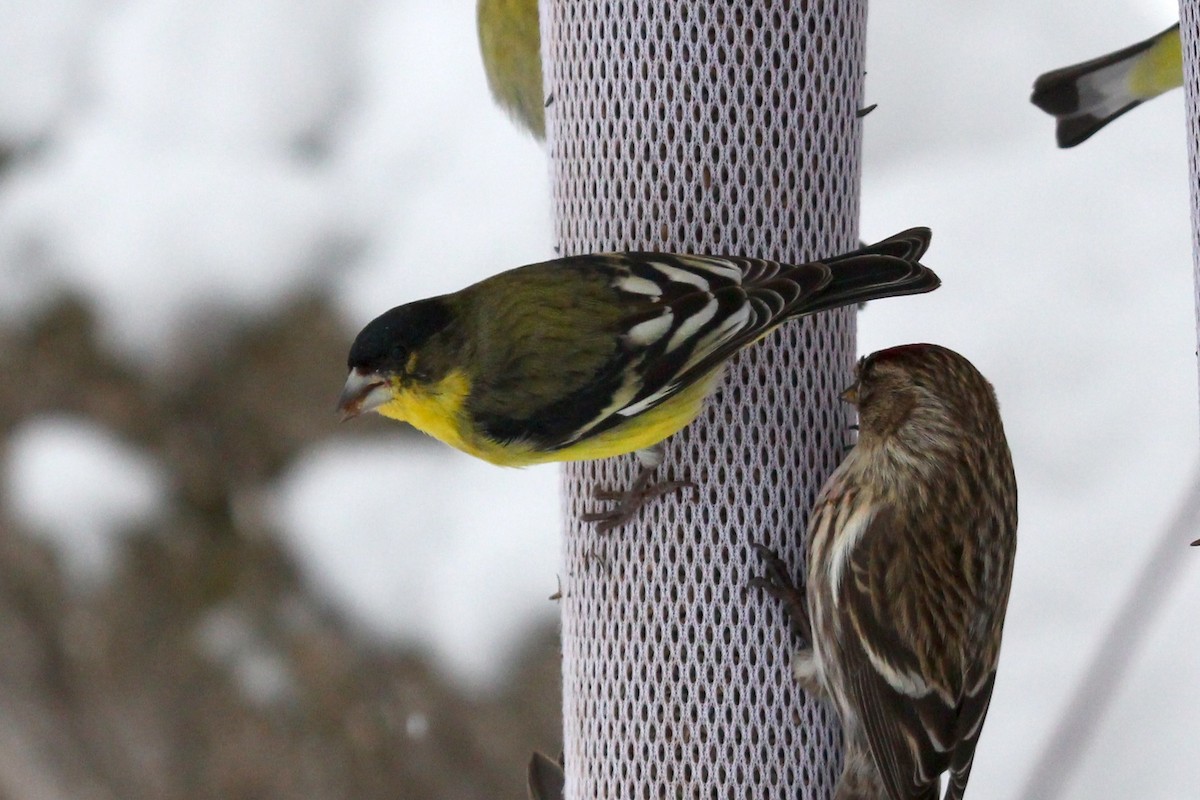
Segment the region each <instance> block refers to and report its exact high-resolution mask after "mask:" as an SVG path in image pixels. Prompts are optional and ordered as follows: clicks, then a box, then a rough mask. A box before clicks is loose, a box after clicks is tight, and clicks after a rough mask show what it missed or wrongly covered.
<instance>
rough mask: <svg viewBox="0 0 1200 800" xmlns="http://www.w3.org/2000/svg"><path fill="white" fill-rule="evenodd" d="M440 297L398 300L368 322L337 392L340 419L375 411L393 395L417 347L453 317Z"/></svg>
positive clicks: (349, 360) (351, 353) (357, 341)
mask: <svg viewBox="0 0 1200 800" xmlns="http://www.w3.org/2000/svg"><path fill="white" fill-rule="evenodd" d="M451 319H452V314H451V311H450V306H449V304H448V303H447V302H445V301H444V300H443V299H442V298H440V297H434V298H431V299H429V300H421V301H419V302H416V303H409V304H407V305H403V306H397V307H396V308H393V309H392V310H391V311H387V312H384V313H383V314H381V315H379V316H378V317H376V318H375V319H374V320H372V321H371V322H370V323H368V324H367V326H366V327H365V328H363V329H362V331H360V332H359V334H358V337H357V338H355V340H354V344H353V345H352V346H351V348H350V355H349V357H348V358H347V359H346V365H347V366H348V367H349V368H350V374H349V375H348V376H347V378H346V385H345V386H344V387H343V388H342V394H341V396H340V397H339V398H338V404H337V410H338V412H339V413H340V414H341V418H342V421H345V420H348V419H351V418H353V417H357V416H358V415H360V414H365V413H367V412H368V411H374V410H376V409H378V408H379V407H380V406H382V405H384V404H385V403H387V402H388V401H389V400H391V399H392V383H393V381H394V380H396V379H398V378H400V377H401V376H404V375H407V374H409V373H411V372H412V367H413V364H414V360H415V359H414V357H415V354H416V352H417V348H418V347H420V346H421V345H422V344H424V343H425V342H426V341H428V339H429V337H431V336H433V335H434V334H435V333H437V332H438V331H440V330H442V329H443V328H445V327H446V326H447V325H448V324H449V323H450V321H451Z"/></svg>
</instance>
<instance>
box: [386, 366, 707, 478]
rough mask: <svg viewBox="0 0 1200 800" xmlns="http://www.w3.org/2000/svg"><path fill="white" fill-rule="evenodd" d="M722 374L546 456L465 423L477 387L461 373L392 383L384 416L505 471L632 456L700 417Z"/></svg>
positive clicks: (543, 452) (456, 371)
mask: <svg viewBox="0 0 1200 800" xmlns="http://www.w3.org/2000/svg"><path fill="white" fill-rule="evenodd" d="M720 374H721V369H720V368H717V369H716V370H713V371H712V372H710V373H709V374H708V375H706V376H704V377H703V378H701V379H700V380H698V381H696V382H694V383H693V384H692V385H690V386H688V387H686V388H684V389H683V390H681V391H680V392H679V393H678V394H676V395H674V396H673V397H671V398H670V399H668V400H665V401H663V402H662V403H660V404H659V405H657V406H655V407H654V408H652V409H650V410H649V411H645V412H643V413H641V414H638V415H636V416H633V417H630V418H629V419H628V420H627V421H625V422H623V423H621V424H620V425H617V426H616V427H613V428H610V429H609V430H607V431H604V432H603V433H599V434H596V435H595V436H590V437H588V438H586V439H584V440H582V441H580V442H578V443H576V444H573V445H571V446H569V447H564V448H562V449H560V450H552V451H549V452H547V451H540V450H535V449H533V448H532V447H530V446H529V445H527V444H522V443H519V442H517V443H512V444H502V443H499V442H496V441H493V440H491V439H489V438H487V437H486V436H484V435H483V434H482V433H480V432H479V431H475V430H471V429H470V427H469V426H468V425H467V424H465V423H466V422H467V416H466V414H464V413H463V410H462V409H463V404H464V403H465V402H466V399H467V397H468V396H469V395H470V389H471V382H470V379H468V378H467V376H466V375H464V374H463V373H462V371H460V370H455V371H453V372H451V373H450V374H449V375H447V376H446V377H445V378H444V379H442V380H441V381H439V382H438V383H436V384H434V385H432V386H420V385H414V384H408V385H404V384H401V383H400V382H399V381H396V382H394V383H393V384H392V399H391V400H390V401H389V402H387V403H385V404H384V405H382V406H380V407H379V413H380V414H383V415H384V416H385V417H390V418H391V419H396V420H400V421H401V422H407V423H409V424H411V425H412V426H413V427H414V428H417V429H418V430H420V431H423V432H425V433H427V434H429V435H430V436H432V437H434V438H435V439H438V440H439V441H442V442H445V443H446V444H448V445H450V446H451V447H454V448H456V449H458V450H461V451H463V452H464V453H467V454H469V455H472V456H475V457H476V458H482V459H483V460H485V461H490V462H491V463H493V464H499V465H500V466H504V467H526V466H529V465H531V464H545V463H548V462H552V461H583V460H587V459H594V458H609V457H610V456H617V455H621V454H623V453H632V452H634V451H635V450H643V449H645V448H648V447H652V446H653V445H656V444H658V443H659V442H661V441H662V440H663V439H666V438H667V437H668V436H671V435H672V434H674V433H676V432H678V431H679V430H681V429H682V428H684V427H685V426H686V425H687V424H688V423H689V422H691V421H692V420H693V419H695V418H696V415H697V414H699V413H700V409H701V408H702V407H703V405H704V398H705V397H707V396H708V394H709V393H710V392H711V391H712V390H713V388H714V387H715V385H716V382H717V378H718V377H719V376H720Z"/></svg>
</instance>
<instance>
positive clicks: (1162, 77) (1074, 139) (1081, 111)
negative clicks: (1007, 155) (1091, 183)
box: [1030, 23, 1183, 147]
mask: <svg viewBox="0 0 1200 800" xmlns="http://www.w3.org/2000/svg"><path fill="white" fill-rule="evenodd" d="M1182 85H1183V49H1182V45H1181V43H1180V39H1179V23H1175V24H1174V25H1172V26H1171V27H1170V28H1168V29H1167V30H1165V31H1163V32H1162V33H1160V34H1158V35H1157V36H1152V37H1150V38H1149V39H1147V40H1145V41H1144V42H1138V43H1137V44H1135V45H1131V46H1129V47H1126V48H1124V49H1123V50H1118V51H1116V52H1115V53H1109V54H1108V55H1105V56H1100V57H1099V58H1094V59H1092V60H1091V61H1084V62H1083V63H1080V64H1072V65H1071V66H1069V67H1063V68H1062V69H1056V70H1054V71H1053V72H1047V73H1046V74H1045V75H1042V76H1041V77H1039V78H1038V79H1037V80H1036V81H1035V82H1034V84H1033V96H1032V97H1031V98H1030V100H1031V101H1032V102H1033V104H1034V105H1035V106H1037V107H1038V108H1040V109H1042V110H1043V111H1045V112H1046V113H1047V114H1051V115H1053V116H1054V117H1055V118H1056V119H1057V120H1058V124H1057V126H1056V128H1055V135H1056V139H1057V141H1058V146H1059V147H1074V146H1075V145H1077V144H1079V143H1080V142H1082V141H1084V140H1085V139H1087V138H1088V137H1089V136H1091V135H1092V134H1093V133H1095V132H1096V131H1098V130H1100V129H1101V128H1103V127H1104V126H1105V125H1107V124H1108V123H1110V122H1112V121H1113V120H1114V119H1116V118H1117V117H1119V116H1121V115H1122V114H1124V113H1125V112H1126V111H1129V110H1130V109H1132V108H1135V107H1136V106H1138V105H1140V104H1141V103H1143V102H1145V101H1146V100H1149V99H1151V98H1153V97H1157V96H1158V95H1160V94H1162V93H1163V92H1165V91H1167V90H1168V89H1174V88H1175V87H1177V86H1182Z"/></svg>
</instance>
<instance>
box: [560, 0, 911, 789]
mask: <svg viewBox="0 0 1200 800" xmlns="http://www.w3.org/2000/svg"><path fill="white" fill-rule="evenodd" d="M541 23H542V42H543V44H542V49H543V61H544V64H545V67H544V69H545V78H546V92H547V95H548V97H549V105H548V107H547V126H548V146H549V150H550V156H551V164H552V167H551V168H552V173H553V180H554V197H555V205H556V236H557V241H558V246H559V249H560V253H561V254H562V255H571V254H577V253H585V252H594V251H606V250H658V251H674V252H699V253H718V254H739V255H747V256H756V257H765V258H773V259H778V260H783V261H790V262H793V263H794V262H799V261H804V260H811V259H813V258H816V257H819V256H824V255H831V254H834V253H840V252H845V251H847V250H850V249H853V248H855V247H856V246H857V242H858V230H857V225H858V207H859V182H860V151H861V120H860V119H859V118H858V116H857V113H856V112H857V111H858V109H859V108H860V104H861V95H862V77H863V50H864V34H865V23H866V2H865V0H809V1H808V2H802V1H800V0H797V1H796V2H787V1H785V0H774V1H771V0H706V1H705V2H676V1H674V0H672V1H671V2H668V1H667V0H589V2H579V1H578V0H542V9H541ZM889 232H890V231H887V232H883V233H889ZM854 345H855V321H854V312H853V311H852V310H848V309H841V310H838V311H835V312H831V313H824V314H821V315H819V316H818V317H816V318H809V319H806V320H801V321H799V322H791V323H788V324H786V325H785V326H783V327H782V328H781V329H780V330H778V331H777V332H776V333H774V334H772V335H771V336H770V337H768V338H767V339H765V340H763V341H762V342H760V343H759V344H758V345H756V346H754V347H752V348H750V349H749V350H748V351H745V352H743V353H742V354H741V355H740V356H739V357H737V358H735V359H734V361H733V362H732V363H731V365H730V366H729V367H728V369H727V371H726V376H725V379H724V382H723V384H722V389H721V390H720V391H719V392H718V394H717V396H716V397H714V398H713V399H712V401H710V403H709V404H708V405H707V407H706V410H705V412H704V413H703V414H702V415H701V417H700V419H698V420H697V421H696V422H695V423H694V424H693V425H691V426H690V427H689V428H687V429H686V430H684V431H683V432H681V433H680V434H678V435H676V436H675V437H673V438H672V439H671V440H669V441H668V443H667V449H666V460H665V462H664V465H663V467H660V471H659V477H661V478H666V477H672V478H690V479H691V480H693V481H695V482H696V483H697V484H698V489H697V491H696V492H694V493H693V492H684V493H678V494H672V495H669V496H667V497H665V498H663V499H660V500H658V501H656V502H654V503H652V504H651V505H649V506H647V507H646V508H644V509H643V510H642V511H641V512H639V515H638V516H637V518H636V520H635V521H634V522H632V523H630V524H628V525H626V526H624V527H622V528H619V529H617V530H615V531H613V532H611V533H608V534H599V533H597V532H596V531H595V530H594V529H593V527H592V526H590V525H586V524H583V523H581V522H580V521H579V516H580V514H581V513H584V512H585V511H588V510H593V509H594V508H595V507H596V506H595V501H593V499H592V496H591V493H592V490H593V488H594V487H596V486H604V487H619V488H624V487H628V486H630V485H631V484H632V482H633V480H634V477H635V475H636V473H637V470H638V463H637V461H636V459H635V458H634V457H632V456H627V457H622V458H618V459H608V460H605V461H599V462H589V463H582V464H571V465H568V466H567V467H566V469H565V477H564V480H565V504H566V511H567V522H566V530H565V539H564V565H563V576H562V578H563V584H562V637H563V643H562V647H563V695H564V696H563V713H564V759H565V765H566V797H567V798H574V799H577V800H583V799H584V798H587V799H588V800H591V799H592V798H605V800H609V799H613V800H615V798H622V799H623V798H654V799H655V800H657V799H658V798H676V797H681V798H694V797H705V798H735V797H736V798H746V797H773V798H784V797H797V798H800V797H803V798H826V797H829V796H830V795H831V794H832V791H833V787H834V786H835V784H836V780H837V776H838V774H839V772H840V768H841V766H840V761H841V757H840V753H839V748H840V732H839V731H838V728H837V724H836V721H835V719H834V718H833V715H832V713H831V712H830V711H829V710H828V709H826V708H825V707H824V706H822V705H820V704H818V703H817V702H816V701H815V700H813V699H810V698H806V697H804V696H803V695H802V693H801V692H800V691H799V689H798V688H797V687H796V685H795V684H794V682H793V680H792V677H791V671H790V654H791V651H792V642H791V641H790V637H789V634H788V626H787V622H786V620H785V618H784V615H783V613H782V610H781V609H780V608H778V607H777V604H776V603H775V602H774V601H772V600H770V599H769V598H765V597H763V596H760V595H759V594H758V593H755V592H747V591H746V588H745V587H746V584H747V582H748V580H749V579H750V578H751V577H752V576H754V575H756V574H759V573H760V572H761V566H760V564H759V561H758V558H757V556H756V555H755V553H754V551H753V550H752V549H751V546H750V545H751V543H752V542H754V541H764V542H766V543H768V544H769V545H770V546H772V547H774V548H776V549H777V550H778V551H779V552H780V553H781V554H782V555H783V557H784V558H785V559H786V560H787V561H788V563H790V564H793V565H794V567H795V570H796V574H797V575H799V574H801V572H800V570H801V569H802V564H803V561H802V558H803V555H802V552H801V551H802V548H803V541H804V524H805V519H806V516H807V513H808V509H809V508H810V507H811V505H812V503H813V501H814V499H815V496H816V493H817V491H818V490H819V488H820V486H821V484H822V482H823V481H824V480H825V478H826V477H827V476H828V475H829V473H830V472H831V471H832V470H833V469H834V467H835V466H836V465H837V464H838V462H839V461H840V459H841V457H842V454H843V452H844V448H845V446H846V445H847V443H848V436H849V434H848V429H849V410H848V409H847V408H845V407H844V406H843V404H841V403H840V402H839V400H838V392H839V391H840V390H841V389H842V388H844V387H845V386H846V385H848V384H849V382H850V380H851V374H852V370H853V366H854V357H855V346H854Z"/></svg>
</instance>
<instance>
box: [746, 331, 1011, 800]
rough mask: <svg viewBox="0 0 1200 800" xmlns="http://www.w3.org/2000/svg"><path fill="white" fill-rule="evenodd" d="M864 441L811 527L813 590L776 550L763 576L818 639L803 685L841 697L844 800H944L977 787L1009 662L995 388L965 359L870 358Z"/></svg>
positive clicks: (809, 652)
mask: <svg viewBox="0 0 1200 800" xmlns="http://www.w3.org/2000/svg"><path fill="white" fill-rule="evenodd" d="M843 396H844V397H845V398H846V399H847V400H849V401H850V402H852V403H855V404H856V405H857V406H858V409H859V439H858V443H857V444H856V445H855V447H854V449H853V450H852V451H851V452H850V453H849V455H848V456H847V457H846V459H845V460H844V461H843V462H842V464H841V466H839V467H838V469H837V470H836V471H835V472H834V474H833V475H832V476H831V477H830V478H829V480H828V481H827V482H826V484H825V486H824V488H823V489H822V491H821V495H820V497H819V498H818V500H817V504H816V507H815V508H814V509H813V513H812V517H811V519H810V522H809V530H808V535H809V565H808V583H807V593H801V592H800V591H798V590H796V589H794V588H792V586H791V584H790V582H789V581H788V579H787V573H786V568H785V567H784V566H783V565H782V564H781V563H780V562H779V560H778V559H777V558H775V557H774V556H773V555H772V554H770V552H769V551H766V550H765V548H760V550H761V551H762V552H763V554H764V555H765V557H766V563H767V577H766V578H764V579H760V580H758V581H755V583H756V584H757V585H759V586H762V587H764V588H766V589H767V590H768V591H769V592H771V593H772V594H774V595H776V596H778V597H781V598H783V599H784V600H785V601H787V606H788V611H789V613H790V614H791V616H792V619H793V624H794V627H795V629H796V632H797V633H798V634H799V635H800V636H801V637H804V638H807V641H806V642H805V643H804V646H803V647H802V648H801V649H800V650H799V651H798V652H797V654H796V660H795V662H794V667H795V672H796V677H797V679H798V680H799V681H800V682H801V684H802V686H803V687H804V688H805V689H806V690H807V691H810V692H814V693H816V694H817V695H819V696H823V697H826V698H828V699H829V700H831V701H832V702H833V704H834V706H835V707H836V708H837V711H838V714H839V716H840V718H841V721H842V727H843V732H844V733H843V735H844V744H845V756H846V761H845V764H846V765H845V769H844V771H843V774H842V778H841V781H840V783H839V788H838V792H837V795H836V799H837V800H860V799H861V800H868V798H869V799H870V800H880V799H881V798H887V799H888V800H936V798H937V796H938V779H939V776H940V775H941V774H942V773H943V772H946V771H949V773H950V781H949V786H948V788H947V791H946V797H947V798H960V797H962V795H963V792H964V791H965V790H966V785H967V779H968V777H969V775H970V771H971V764H972V761H973V759H974V754H975V746H976V743H977V742H978V739H979V732H980V729H981V728H982V725H983V721H984V717H985V715H986V714H987V708H988V702H989V700H990V699H991V694H992V685H993V682H994V681H995V677H996V664H997V660H998V657H999V652H1000V638H1001V632H1002V628H1003V625H1004V611H1005V607H1006V605H1007V602H1008V592H1009V586H1010V584H1011V580H1012V566H1013V556H1014V554H1015V551H1016V529H1017V486H1016V479H1015V477H1014V474H1013V468H1012V460H1011V458H1010V455H1009V450H1008V444H1007V442H1006V440H1005V437H1004V427H1003V425H1002V423H1001V421H1000V414H999V409H998V408H997V404H996V399H995V394H994V393H993V391H992V387H991V385H990V384H989V383H988V382H987V381H986V380H985V379H984V377H983V376H982V375H980V374H979V372H978V371H977V370H976V369H975V367H974V366H972V365H971V363H970V362H969V361H967V360H966V359H965V358H963V357H962V356H960V355H958V354H957V353H954V352H952V351H950V350H947V349H946V348H944V347H939V346H937V345H931V344H916V345H905V346H902V347H895V348H891V349H889V350H883V351H880V352H878V353H875V354H873V355H871V356H869V357H867V358H865V359H863V360H862V361H861V362H859V367H858V379H857V381H856V382H855V384H854V385H853V386H852V387H851V388H850V389H848V390H847V391H846V393H845V394H844V395H843Z"/></svg>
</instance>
